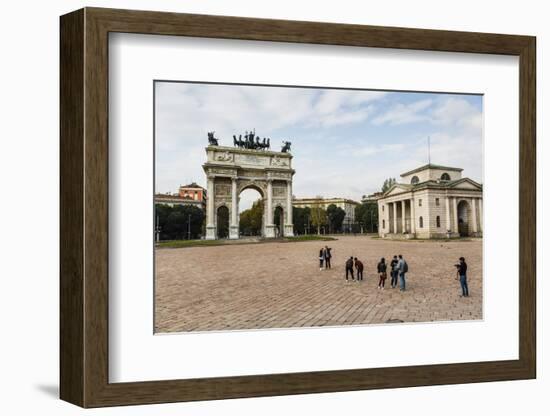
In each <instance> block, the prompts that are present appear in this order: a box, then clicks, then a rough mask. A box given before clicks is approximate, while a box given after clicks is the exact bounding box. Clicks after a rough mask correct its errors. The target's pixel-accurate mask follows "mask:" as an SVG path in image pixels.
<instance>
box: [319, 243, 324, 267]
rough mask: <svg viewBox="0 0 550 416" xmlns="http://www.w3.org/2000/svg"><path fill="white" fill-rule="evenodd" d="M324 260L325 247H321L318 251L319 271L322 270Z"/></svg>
mask: <svg viewBox="0 0 550 416" xmlns="http://www.w3.org/2000/svg"><path fill="white" fill-rule="evenodd" d="M324 261H325V249H324V248H322V247H321V250H320V251H319V271H322V270H323V263H324Z"/></svg>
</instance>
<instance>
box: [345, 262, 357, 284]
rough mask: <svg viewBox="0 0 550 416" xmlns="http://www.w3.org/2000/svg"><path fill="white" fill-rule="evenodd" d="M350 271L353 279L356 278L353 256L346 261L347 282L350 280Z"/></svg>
mask: <svg viewBox="0 0 550 416" xmlns="http://www.w3.org/2000/svg"><path fill="white" fill-rule="evenodd" d="M348 273H350V274H351V280H355V277H353V256H352V257H350V258H349V259H348V260H347V261H346V282H347V281H348Z"/></svg>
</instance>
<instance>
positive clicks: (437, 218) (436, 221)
mask: <svg viewBox="0 0 550 416" xmlns="http://www.w3.org/2000/svg"><path fill="white" fill-rule="evenodd" d="M435 225H436V227H437V228H439V227H441V218H440V217H439V215H438V216H437V217H435Z"/></svg>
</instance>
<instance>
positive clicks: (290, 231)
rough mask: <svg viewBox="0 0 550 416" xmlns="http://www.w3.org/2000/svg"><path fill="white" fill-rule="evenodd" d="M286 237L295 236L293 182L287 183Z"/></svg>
mask: <svg viewBox="0 0 550 416" xmlns="http://www.w3.org/2000/svg"><path fill="white" fill-rule="evenodd" d="M284 230H285V231H284V235H285V237H292V236H294V224H293V223H292V180H288V181H287V183H286V215H285V226H284Z"/></svg>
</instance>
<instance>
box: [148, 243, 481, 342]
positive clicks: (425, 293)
mask: <svg viewBox="0 0 550 416" xmlns="http://www.w3.org/2000/svg"><path fill="white" fill-rule="evenodd" d="M327 243H328V245H329V247H332V254H333V258H332V269H330V270H323V271H320V270H319V261H318V254H319V250H320V248H321V246H323V245H324V244H325V243H324V242H318V241H309V242H292V243H285V242H273V243H262V244H245V245H225V246H213V247H188V248H180V249H166V248H164V249H157V250H156V253H155V256H156V282H155V331H156V332H186V331H214V330H215V331H220V330H221V331H227V330H237V329H259V328H291V327H317V326H341V325H364V324H379V323H386V322H388V321H390V320H393V321H394V322H400V321H403V322H426V321H449V320H474V319H482V241H481V240H472V241H456V242H444V241H388V240H381V239H376V238H371V237H367V236H356V237H353V236H344V237H338V240H337V241H330V242H327ZM394 254H403V256H404V258H405V259H406V260H407V263H408V264H409V273H408V274H407V290H406V291H405V292H400V291H399V289H391V287H390V278H389V275H388V279H387V280H386V289H385V290H383V291H381V290H378V289H377V286H378V275H377V273H376V264H377V263H378V261H379V259H380V257H385V258H386V260H387V261H389V260H390V259H391V257H392V256H393V255H394ZM351 255H353V256H356V257H358V258H359V259H360V260H361V261H362V262H363V263H364V265H365V272H364V280H363V281H362V282H357V281H355V282H346V280H345V273H344V262H345V260H346V259H347V258H348V257H349V256H351ZM460 256H464V257H465V258H466V262H467V263H468V285H469V289H470V297H469V298H461V297H460V296H459V295H460V294H461V290H460V284H459V282H458V281H457V280H455V276H456V269H455V268H454V267H453V264H455V263H457V262H458V258H459V257H460Z"/></svg>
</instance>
